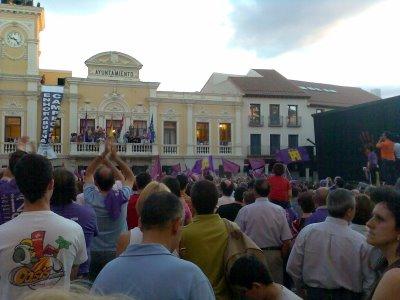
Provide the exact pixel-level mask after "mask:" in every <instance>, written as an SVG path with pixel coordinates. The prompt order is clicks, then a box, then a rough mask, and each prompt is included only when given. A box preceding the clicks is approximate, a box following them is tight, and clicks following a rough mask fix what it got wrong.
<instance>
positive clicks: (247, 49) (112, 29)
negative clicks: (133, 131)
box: [36, 0, 400, 98]
mask: <svg viewBox="0 0 400 300" xmlns="http://www.w3.org/2000/svg"><path fill="white" fill-rule="evenodd" d="M36 2H37V1H36ZM40 3H41V6H42V7H44V8H45V16H46V27H45V29H44V31H43V32H42V33H41V37H40V38H41V57H40V67H41V68H43V69H58V70H71V71H72V72H73V76H75V77H86V76H87V68H86V66H85V64H84V62H85V60H87V59H88V58H90V57H91V56H93V55H95V54H97V53H99V52H103V51H120V52H123V53H126V54H129V55H131V56H133V57H134V58H136V59H137V60H138V61H140V62H141V63H142V64H143V68H142V70H141V72H140V78H141V80H142V81H152V82H160V83H161V85H160V87H159V90H168V91H188V92H192V91H200V90H201V88H202V87H203V86H204V84H205V83H206V81H207V79H208V78H209V77H210V76H211V74H212V73H213V72H220V73H229V74H241V75H245V74H246V73H247V72H248V71H249V70H250V69H252V68H257V69H275V70H277V71H278V72H279V73H281V74H282V75H283V76H285V77H286V78H288V79H296V80H304V81H313V82H323V83H330V84H338V85H348V86H358V87H362V88H364V89H366V90H370V89H374V88H380V89H381V90H382V97H384V98H385V97H390V96H395V95H400V79H399V76H398V73H399V70H400V59H398V57H399V53H400V39H399V38H398V33H397V28H400V18H398V16H397V12H399V11H400V1H398V0H351V1H349V0H169V1H165V0H146V1H141V0H113V1H99V0H79V1H77V0H69V1H58V0H57V1H56V0H41V1H40Z"/></svg>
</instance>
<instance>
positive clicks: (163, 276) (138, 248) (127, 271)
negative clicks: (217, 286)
mask: <svg viewBox="0 0 400 300" xmlns="http://www.w3.org/2000/svg"><path fill="white" fill-rule="evenodd" d="M91 293H92V294H96V295H115V294H122V295H125V296H129V297H132V298H133V299H135V300H159V299H163V300H179V299H188V300H189V299H193V300H195V299H202V300H209V299H215V296H214V292H213V289H212V287H211V285H210V282H209V281H208V279H207V277H206V276H205V275H204V274H203V272H202V271H201V270H200V268H199V267H197V266H196V265H194V264H193V263H191V262H189V261H185V260H183V259H180V258H178V257H176V256H174V255H172V254H171V253H170V252H169V251H168V250H167V248H165V247H164V246H162V245H160V244H140V245H130V246H128V248H127V249H126V250H125V252H123V253H122V254H121V256H119V257H118V258H116V259H114V260H112V261H111V262H109V263H108V264H107V265H106V266H105V267H104V269H103V270H102V271H101V272H100V274H99V275H98V276H97V278H96V281H95V282H94V284H93V286H92V290H91Z"/></svg>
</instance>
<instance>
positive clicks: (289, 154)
mask: <svg viewBox="0 0 400 300" xmlns="http://www.w3.org/2000/svg"><path fill="white" fill-rule="evenodd" d="M275 159H276V160H277V161H281V162H283V163H284V164H290V163H292V162H302V161H309V160H310V157H309V156H308V152H307V149H306V148H305V147H298V148H287V149H282V150H279V151H278V152H277V153H276V156H275Z"/></svg>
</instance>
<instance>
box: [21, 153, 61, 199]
mask: <svg viewBox="0 0 400 300" xmlns="http://www.w3.org/2000/svg"><path fill="white" fill-rule="evenodd" d="M14 176H15V180H16V183H17V185H18V188H19V190H20V191H21V193H22V194H23V195H24V197H25V199H26V200H27V201H29V202H30V203H32V204H33V203H35V202H37V201H38V200H40V199H41V198H43V197H44V196H45V194H46V192H47V191H48V190H49V188H50V184H51V182H52V180H53V167H52V165H51V163H50V161H49V160H48V159H47V158H45V157H44V156H41V155H38V154H26V155H24V156H23V157H22V158H21V159H20V160H19V161H18V163H17V164H16V166H15V168H14ZM50 197H51V193H50V194H49V199H50Z"/></svg>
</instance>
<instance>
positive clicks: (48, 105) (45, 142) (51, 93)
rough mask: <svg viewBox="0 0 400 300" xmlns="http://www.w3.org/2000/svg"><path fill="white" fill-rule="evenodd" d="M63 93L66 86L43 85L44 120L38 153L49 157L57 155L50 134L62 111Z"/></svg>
mask: <svg viewBox="0 0 400 300" xmlns="http://www.w3.org/2000/svg"><path fill="white" fill-rule="evenodd" d="M63 95H64V87H62V86H45V85H43V86H42V93H41V99H42V122H41V134H40V145H39V149H38V153H39V154H41V155H43V156H46V157H47V158H49V159H53V158H56V157H57V155H56V153H55V152H54V150H53V147H52V146H51V145H50V135H51V132H52V131H53V129H54V126H55V124H56V121H57V118H58V113H59V112H60V108H61V101H62V98H63Z"/></svg>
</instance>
